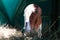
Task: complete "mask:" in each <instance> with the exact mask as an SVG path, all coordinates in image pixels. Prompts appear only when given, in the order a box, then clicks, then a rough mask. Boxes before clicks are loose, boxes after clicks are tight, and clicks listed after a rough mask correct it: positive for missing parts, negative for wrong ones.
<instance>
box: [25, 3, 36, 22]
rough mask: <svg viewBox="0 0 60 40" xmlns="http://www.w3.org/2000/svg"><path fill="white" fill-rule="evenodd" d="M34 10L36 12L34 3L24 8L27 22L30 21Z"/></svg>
mask: <svg viewBox="0 0 60 40" xmlns="http://www.w3.org/2000/svg"><path fill="white" fill-rule="evenodd" d="M32 12H35V7H34V4H30V5H28V6H27V7H26V8H25V10H24V17H25V21H26V22H29V17H30V15H31V14H32Z"/></svg>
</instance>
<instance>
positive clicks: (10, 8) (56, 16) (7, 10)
mask: <svg viewBox="0 0 60 40" xmlns="http://www.w3.org/2000/svg"><path fill="white" fill-rule="evenodd" d="M31 3H34V4H37V5H38V6H40V7H41V9H42V22H43V24H42V38H41V39H39V38H37V39H36V40H60V5H59V4H60V1H59V0H0V25H3V24H5V23H6V24H9V25H11V26H12V28H16V29H19V30H21V29H22V28H23V27H24V16H23V14H24V9H25V7H26V6H27V5H29V4H31ZM21 39H22V40H23V38H21ZM21 39H19V38H17V39H15V40H21ZM34 40H35V39H34Z"/></svg>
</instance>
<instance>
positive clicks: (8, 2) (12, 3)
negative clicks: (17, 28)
mask: <svg viewBox="0 0 60 40" xmlns="http://www.w3.org/2000/svg"><path fill="white" fill-rule="evenodd" d="M21 1H22V0H2V3H3V5H4V7H5V9H6V12H7V15H8V16H9V19H10V21H12V19H13V17H14V15H15V13H16V10H17V8H18V6H19V4H20V3H21Z"/></svg>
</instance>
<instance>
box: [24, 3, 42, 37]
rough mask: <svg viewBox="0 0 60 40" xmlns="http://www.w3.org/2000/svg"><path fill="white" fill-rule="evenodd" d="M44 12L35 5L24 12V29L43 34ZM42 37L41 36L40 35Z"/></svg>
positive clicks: (29, 6) (31, 5)
mask: <svg viewBox="0 0 60 40" xmlns="http://www.w3.org/2000/svg"><path fill="white" fill-rule="evenodd" d="M41 13H42V10H41V8H40V7H39V6H37V5H35V4H30V5H28V6H27V7H26V8H25V10H24V19H25V20H24V21H25V22H24V28H25V29H26V31H27V32H30V31H31V30H35V31H36V32H38V33H39V34H42V33H41V31H42V18H41ZM40 36H41V35H40Z"/></svg>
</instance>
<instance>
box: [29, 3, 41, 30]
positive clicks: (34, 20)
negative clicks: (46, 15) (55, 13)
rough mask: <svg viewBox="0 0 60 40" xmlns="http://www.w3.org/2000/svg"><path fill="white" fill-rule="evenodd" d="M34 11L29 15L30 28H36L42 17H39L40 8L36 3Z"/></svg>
mask: <svg viewBox="0 0 60 40" xmlns="http://www.w3.org/2000/svg"><path fill="white" fill-rule="evenodd" d="M34 7H35V8H36V9H35V12H33V13H32V14H31V16H30V25H31V29H35V30H36V29H38V28H39V25H40V24H42V19H41V13H42V12H41V8H40V7H39V6H37V5H35V4H34Z"/></svg>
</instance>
